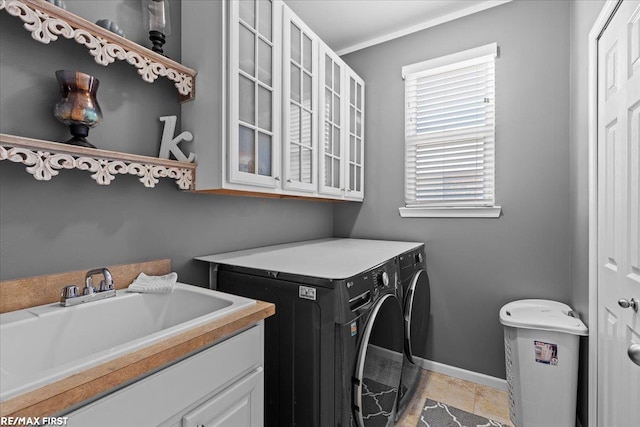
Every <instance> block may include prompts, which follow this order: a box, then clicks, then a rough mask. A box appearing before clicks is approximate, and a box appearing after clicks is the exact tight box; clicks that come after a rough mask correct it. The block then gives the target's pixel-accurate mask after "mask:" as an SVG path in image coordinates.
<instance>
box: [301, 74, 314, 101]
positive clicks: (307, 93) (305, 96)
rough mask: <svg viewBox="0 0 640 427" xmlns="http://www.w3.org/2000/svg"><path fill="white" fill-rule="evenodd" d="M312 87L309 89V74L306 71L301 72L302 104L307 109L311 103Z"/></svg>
mask: <svg viewBox="0 0 640 427" xmlns="http://www.w3.org/2000/svg"><path fill="white" fill-rule="evenodd" d="M311 96H312V89H311V76H310V75H309V74H307V73H306V71H303V72H302V105H303V106H304V108H306V109H307V110H310V109H311V105H312V99H311Z"/></svg>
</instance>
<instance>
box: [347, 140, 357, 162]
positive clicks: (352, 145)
mask: <svg viewBox="0 0 640 427" xmlns="http://www.w3.org/2000/svg"><path fill="white" fill-rule="evenodd" d="M355 159H356V138H355V137H354V136H353V135H351V136H350V137H349V161H351V162H354V161H356V160H355Z"/></svg>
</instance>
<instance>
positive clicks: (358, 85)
mask: <svg viewBox="0 0 640 427" xmlns="http://www.w3.org/2000/svg"><path fill="white" fill-rule="evenodd" d="M356 87H357V89H358V94H357V96H356V101H357V105H356V106H357V107H358V109H359V110H362V85H361V84H357V85H356Z"/></svg>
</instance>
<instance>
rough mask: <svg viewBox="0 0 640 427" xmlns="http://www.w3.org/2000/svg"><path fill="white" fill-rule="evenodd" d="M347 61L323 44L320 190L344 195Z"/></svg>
mask: <svg viewBox="0 0 640 427" xmlns="http://www.w3.org/2000/svg"><path fill="white" fill-rule="evenodd" d="M345 68H346V64H345V63H344V62H343V61H342V60H341V59H340V57H339V56H338V55H336V54H335V53H334V52H333V51H331V50H330V49H329V48H328V47H327V46H326V45H324V44H323V45H322V47H321V48H320V82H321V83H320V105H321V106H322V114H321V119H320V147H321V148H320V165H319V166H320V192H321V193H323V194H328V195H333V196H343V195H344V190H345V187H344V141H345V137H346V134H345V130H346V128H345V120H344V103H345V99H346V97H345V93H344V92H345V90H344V73H345Z"/></svg>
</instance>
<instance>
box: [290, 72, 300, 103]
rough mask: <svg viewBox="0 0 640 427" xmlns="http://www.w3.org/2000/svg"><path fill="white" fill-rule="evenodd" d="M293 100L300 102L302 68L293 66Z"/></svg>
mask: <svg viewBox="0 0 640 427" xmlns="http://www.w3.org/2000/svg"><path fill="white" fill-rule="evenodd" d="M291 99H292V100H294V101H296V102H300V68H298V66H297V65H294V64H293V63H292V64H291Z"/></svg>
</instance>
